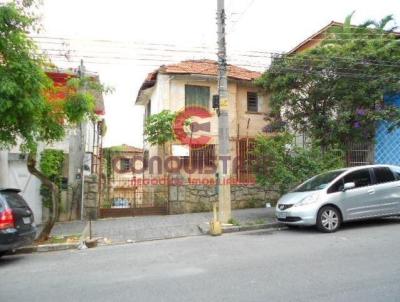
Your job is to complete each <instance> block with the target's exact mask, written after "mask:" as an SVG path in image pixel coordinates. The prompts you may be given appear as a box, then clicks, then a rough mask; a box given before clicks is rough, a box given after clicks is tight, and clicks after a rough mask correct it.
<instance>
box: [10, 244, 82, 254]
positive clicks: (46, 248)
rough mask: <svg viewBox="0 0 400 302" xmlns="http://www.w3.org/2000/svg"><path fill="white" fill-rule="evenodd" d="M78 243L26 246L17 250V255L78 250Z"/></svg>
mask: <svg viewBox="0 0 400 302" xmlns="http://www.w3.org/2000/svg"><path fill="white" fill-rule="evenodd" d="M78 245H79V244H78V243H55V244H41V245H37V246H35V245H32V246H25V247H22V248H19V249H17V250H16V252H15V254H16V255H18V254H31V253H43V252H56V251H65V250H72V249H77V248H78Z"/></svg>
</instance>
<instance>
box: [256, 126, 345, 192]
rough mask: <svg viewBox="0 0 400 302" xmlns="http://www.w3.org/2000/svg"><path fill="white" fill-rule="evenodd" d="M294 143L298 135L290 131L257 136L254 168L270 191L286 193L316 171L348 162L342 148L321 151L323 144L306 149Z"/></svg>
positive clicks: (257, 178)
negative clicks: (344, 157) (344, 158)
mask: <svg viewBox="0 0 400 302" xmlns="http://www.w3.org/2000/svg"><path fill="white" fill-rule="evenodd" d="M293 142H294V136H293V135H291V134H289V133H287V132H282V133H277V134H275V135H272V136H269V137H267V136H263V135H260V136H259V137H257V139H256V144H255V150H254V154H255V155H256V158H257V161H256V162H255V163H254V171H255V173H256V180H257V183H258V184H260V185H262V186H263V187H264V188H265V189H266V190H277V191H278V192H279V193H280V194H283V193H286V192H287V191H288V190H290V189H291V188H293V187H294V186H295V185H297V184H300V183H301V182H303V181H305V180H306V179H307V178H309V177H311V176H313V175H315V174H319V173H322V172H324V171H327V170H332V169H336V168H340V167H343V165H344V161H343V154H342V151H341V150H338V149H337V150H335V149H329V151H325V152H321V148H320V147H319V146H313V145H311V146H309V147H308V148H302V147H297V146H295V145H294V144H293Z"/></svg>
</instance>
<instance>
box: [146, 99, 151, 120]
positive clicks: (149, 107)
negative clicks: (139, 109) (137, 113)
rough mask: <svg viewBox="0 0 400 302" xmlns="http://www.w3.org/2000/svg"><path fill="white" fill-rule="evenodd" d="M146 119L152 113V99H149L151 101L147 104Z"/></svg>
mask: <svg viewBox="0 0 400 302" xmlns="http://www.w3.org/2000/svg"><path fill="white" fill-rule="evenodd" d="M144 114H145V120H147V119H148V118H149V117H150V115H151V100H149V102H148V103H147V105H146V111H145V113H144Z"/></svg>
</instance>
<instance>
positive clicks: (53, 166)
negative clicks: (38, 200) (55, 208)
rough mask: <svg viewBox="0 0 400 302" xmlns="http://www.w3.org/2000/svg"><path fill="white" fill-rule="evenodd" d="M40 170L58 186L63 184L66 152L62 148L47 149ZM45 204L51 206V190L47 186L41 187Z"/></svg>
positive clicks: (47, 206) (42, 155)
mask: <svg viewBox="0 0 400 302" xmlns="http://www.w3.org/2000/svg"><path fill="white" fill-rule="evenodd" d="M39 166H40V170H41V171H42V173H43V174H44V175H45V176H46V177H47V178H48V179H50V180H51V181H52V182H53V183H55V184H56V185H57V186H58V187H60V186H61V181H62V177H63V167H64V152H63V151H62V150H53V149H46V150H44V151H43V152H42V153H41V157H40V164H39ZM40 194H41V195H42V200H43V206H44V207H46V208H51V205H52V201H51V191H50V190H49V188H47V187H46V186H44V185H42V186H41V187H40Z"/></svg>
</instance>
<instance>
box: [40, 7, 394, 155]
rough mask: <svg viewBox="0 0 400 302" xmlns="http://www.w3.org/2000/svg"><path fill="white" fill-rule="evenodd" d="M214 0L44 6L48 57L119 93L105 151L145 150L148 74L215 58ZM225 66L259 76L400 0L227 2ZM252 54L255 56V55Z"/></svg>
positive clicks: (113, 99)
mask: <svg viewBox="0 0 400 302" xmlns="http://www.w3.org/2000/svg"><path fill="white" fill-rule="evenodd" d="M216 6H217V0H202V1H200V0H141V1H140V0H113V1H107V0H43V5H42V7H41V8H40V13H41V23H42V28H43V29H42V31H41V32H40V34H39V37H38V38H36V40H37V41H40V45H41V47H42V49H43V51H45V52H47V53H48V54H51V58H52V60H53V62H54V63H55V64H56V65H57V66H60V67H62V68H67V67H71V68H75V67H77V66H78V64H79V60H80V59H81V58H82V59H83V60H84V63H85V66H86V68H87V70H89V71H92V72H97V73H98V74H99V75H100V79H101V81H102V82H103V84H105V85H107V86H110V87H112V88H113V89H114V92H113V93H112V94H109V95H105V97H104V99H105V105H106V116H105V118H106V123H107V128H108V130H107V134H106V137H105V141H104V145H105V146H114V145H121V144H128V145H132V146H136V147H141V146H142V143H143V126H142V125H143V114H144V109H143V108H142V107H141V106H135V99H136V96H137V93H138V90H139V87H140V85H141V84H142V82H143V80H144V78H145V77H146V75H147V73H149V72H151V71H153V70H154V69H156V68H157V66H159V65H162V64H169V63H176V62H179V61H181V60H185V59H200V58H208V59H216V54H215V47H216V40H217V37H216V35H217V34H216V31H217V26H216ZM225 6H226V9H227V33H228V34H227V52H228V63H232V64H236V65H240V66H243V67H246V68H249V69H254V70H257V71H262V70H264V69H265V67H266V66H267V65H268V62H269V58H268V56H269V53H270V52H285V51H289V50H290V49H292V48H294V47H295V46H296V45H297V44H298V43H300V42H301V41H303V40H304V39H306V38H307V37H309V36H310V35H312V34H313V33H315V32H316V31H318V30H319V29H321V28H322V27H324V26H325V25H327V24H328V23H329V22H331V21H343V20H344V18H345V17H346V16H347V15H348V14H350V13H351V12H353V11H355V14H354V17H353V23H354V24H359V23H361V22H363V21H365V20H368V19H376V20H379V19H381V18H383V17H384V16H386V15H389V14H393V15H394V16H395V19H396V22H397V23H398V24H399V25H400V2H399V0H381V1H376V0H374V1H371V0H335V1H323V0H319V1H317V0H303V1H293V0H292V1H289V0H279V1H268V0H225ZM254 54H257V55H256V56H254Z"/></svg>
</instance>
